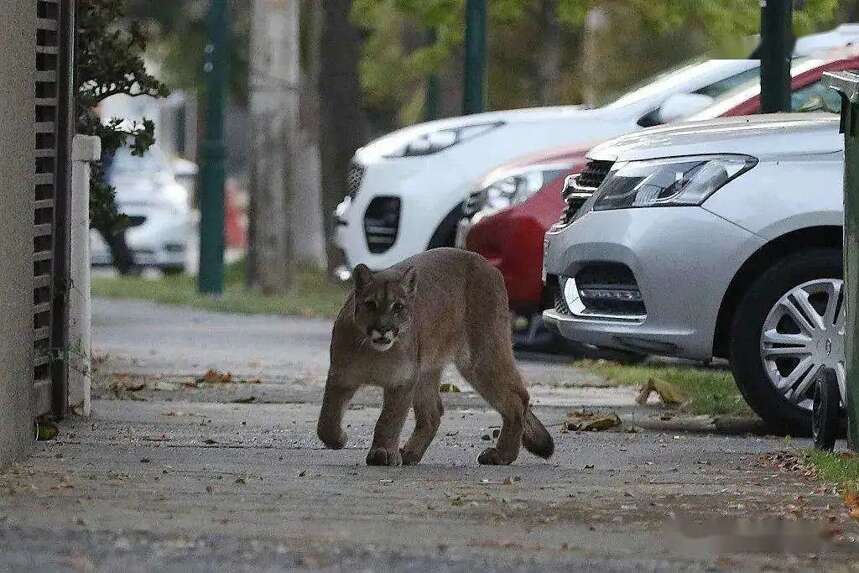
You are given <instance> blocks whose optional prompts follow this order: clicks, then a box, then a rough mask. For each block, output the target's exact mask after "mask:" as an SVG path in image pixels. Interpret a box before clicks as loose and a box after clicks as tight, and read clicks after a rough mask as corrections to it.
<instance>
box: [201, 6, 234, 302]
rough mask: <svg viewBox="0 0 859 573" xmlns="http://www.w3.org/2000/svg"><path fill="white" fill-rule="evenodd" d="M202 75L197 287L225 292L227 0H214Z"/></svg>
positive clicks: (204, 291) (210, 7)
mask: <svg viewBox="0 0 859 573" xmlns="http://www.w3.org/2000/svg"><path fill="white" fill-rule="evenodd" d="M207 34H208V41H207V43H206V48H205V51H206V52H205V63H204V64H203V73H204V75H205V79H206V94H205V96H206V97H205V102H206V111H205V114H206V115H205V117H206V119H205V121H206V125H205V135H204V138H203V143H202V146H201V154H200V155H201V166H200V184H199V185H198V188H199V190H200V191H199V193H200V196H199V204H200V272H199V275H198V277H197V288H198V289H199V291H200V292H201V293H204V294H213V295H218V294H221V293H222V292H223V291H224V159H225V156H226V148H225V146H224V101H225V99H226V93H227V59H228V58H227V54H228V50H229V19H228V17H227V0H211V4H210V5H209V17H208V21H207Z"/></svg>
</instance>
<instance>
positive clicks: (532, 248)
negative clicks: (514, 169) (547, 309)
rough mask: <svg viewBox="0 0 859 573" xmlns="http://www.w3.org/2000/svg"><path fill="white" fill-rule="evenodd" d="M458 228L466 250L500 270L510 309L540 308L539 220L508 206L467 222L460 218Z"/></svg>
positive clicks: (541, 231)
mask: <svg viewBox="0 0 859 573" xmlns="http://www.w3.org/2000/svg"><path fill="white" fill-rule="evenodd" d="M459 231H460V232H462V233H463V243H464V246H465V248H466V249H468V250H469V251H474V252H476V253H478V254H480V255H482V256H483V257H484V258H486V259H487V260H488V261H489V262H490V263H491V264H492V265H493V266H495V267H496V268H497V269H498V270H499V271H501V275H502V276H503V277H504V284H505V286H506V287H507V298H508V299H509V301H510V309H511V310H513V311H514V312H517V313H519V314H523V315H529V314H532V313H534V312H538V311H540V310H541V309H542V308H543V307H542V303H543V281H542V280H541V277H540V264H541V260H542V256H543V234H544V233H545V229H544V227H543V226H542V225H541V224H540V222H539V221H537V220H536V219H534V218H533V217H531V216H529V215H527V214H522V213H520V212H518V211H517V210H513V209H508V210H504V211H500V212H497V213H495V214H493V215H489V216H485V217H481V218H479V219H478V218H477V217H475V219H473V220H472V221H470V222H469V221H468V220H467V219H463V220H462V222H461V224H460V228H459Z"/></svg>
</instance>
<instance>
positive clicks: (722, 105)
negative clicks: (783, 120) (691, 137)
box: [687, 58, 838, 121]
mask: <svg viewBox="0 0 859 573" xmlns="http://www.w3.org/2000/svg"><path fill="white" fill-rule="evenodd" d="M824 65H826V62H825V61H824V60H819V59H816V58H796V59H794V60H793V61H792V62H791V65H790V73H791V76H793V77H797V76H799V75H801V74H804V73H806V72H808V71H811V70H813V69H815V68H819V67H821V66H824ZM755 71H756V72H757V71H758V70H757V69H756V70H755ZM816 83H819V82H815V84H816ZM815 84H812V86H814V85H815ZM810 87H811V86H809V88H810ZM807 91H808V90H807V89H805V88H803V89H800V90H796V91H794V92H793V94H792V96H791V100H792V101H791V108H792V109H793V110H794V111H801V110H802V109H803V107H804V103H805V102H804V100H805V99H807V98H803V97H802V96H803V95H804V94H805V92H807ZM760 93H761V78H760V74H755V75H754V77H752V78H751V79H749V80H748V81H747V82H745V83H743V84H741V85H738V86H737V87H735V88H734V89H732V90H730V91H728V92H726V93H724V94H722V95H721V96H720V97H718V98H717V99H716V101H715V102H713V105H711V106H709V107H708V108H707V109H705V110H703V111H701V112H698V113H696V114H695V115H693V116H692V117H689V118H687V120H689V121H698V120H705V119H715V118H717V117H721V116H723V115H725V114H726V113H728V112H729V111H731V110H732V109H734V108H735V107H737V106H738V105H740V104H742V103H744V102H747V101H749V100H750V99H752V98H754V97H757V96H759V95H760ZM824 95H826V94H825V93H824ZM833 95H835V98H836V99H837V97H838V96H837V94H835V93H834V92H833ZM799 100H802V101H799Z"/></svg>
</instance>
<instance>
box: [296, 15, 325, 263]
mask: <svg viewBox="0 0 859 573" xmlns="http://www.w3.org/2000/svg"><path fill="white" fill-rule="evenodd" d="M303 9H304V15H303V18H302V26H305V27H306V31H305V33H304V34H302V35H303V37H304V39H305V45H304V50H303V52H304V57H303V58H302V61H303V62H304V66H303V70H302V73H301V94H300V99H301V109H300V112H299V134H298V144H297V145H296V146H295V156H294V158H293V161H292V164H293V165H295V166H296V169H293V170H292V174H293V176H294V177H293V189H294V190H295V196H296V197H298V198H300V200H298V201H295V202H294V208H293V209H292V210H291V211H290V230H291V231H292V234H291V238H292V246H293V259H294V260H295V262H296V263H297V264H299V265H302V266H310V267H315V268H320V269H324V268H325V267H326V264H327V257H326V253H325V229H324V227H323V226H324V224H325V223H324V218H323V216H324V213H323V211H322V181H321V177H322V174H321V166H320V161H321V159H320V153H319V58H320V55H321V54H320V51H321V45H320V42H321V34H322V5H321V3H320V0H304V2H303Z"/></svg>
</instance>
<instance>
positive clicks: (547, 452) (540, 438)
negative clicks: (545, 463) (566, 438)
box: [522, 408, 555, 459]
mask: <svg viewBox="0 0 859 573" xmlns="http://www.w3.org/2000/svg"><path fill="white" fill-rule="evenodd" d="M524 429H525V432H524V433H523V434H522V445H523V446H525V449H526V450H528V451H529V452H531V453H532V454H534V455H535V456H540V457H541V458H544V459H549V458H550V457H552V454H553V453H554V452H555V442H553V441H552V436H550V435H549V432H548V431H547V430H546V428H545V426H543V423H542V422H541V421H540V420H538V419H537V416H535V415H534V412H532V411H531V408H528V411H527V413H526V414H525V428H524Z"/></svg>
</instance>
